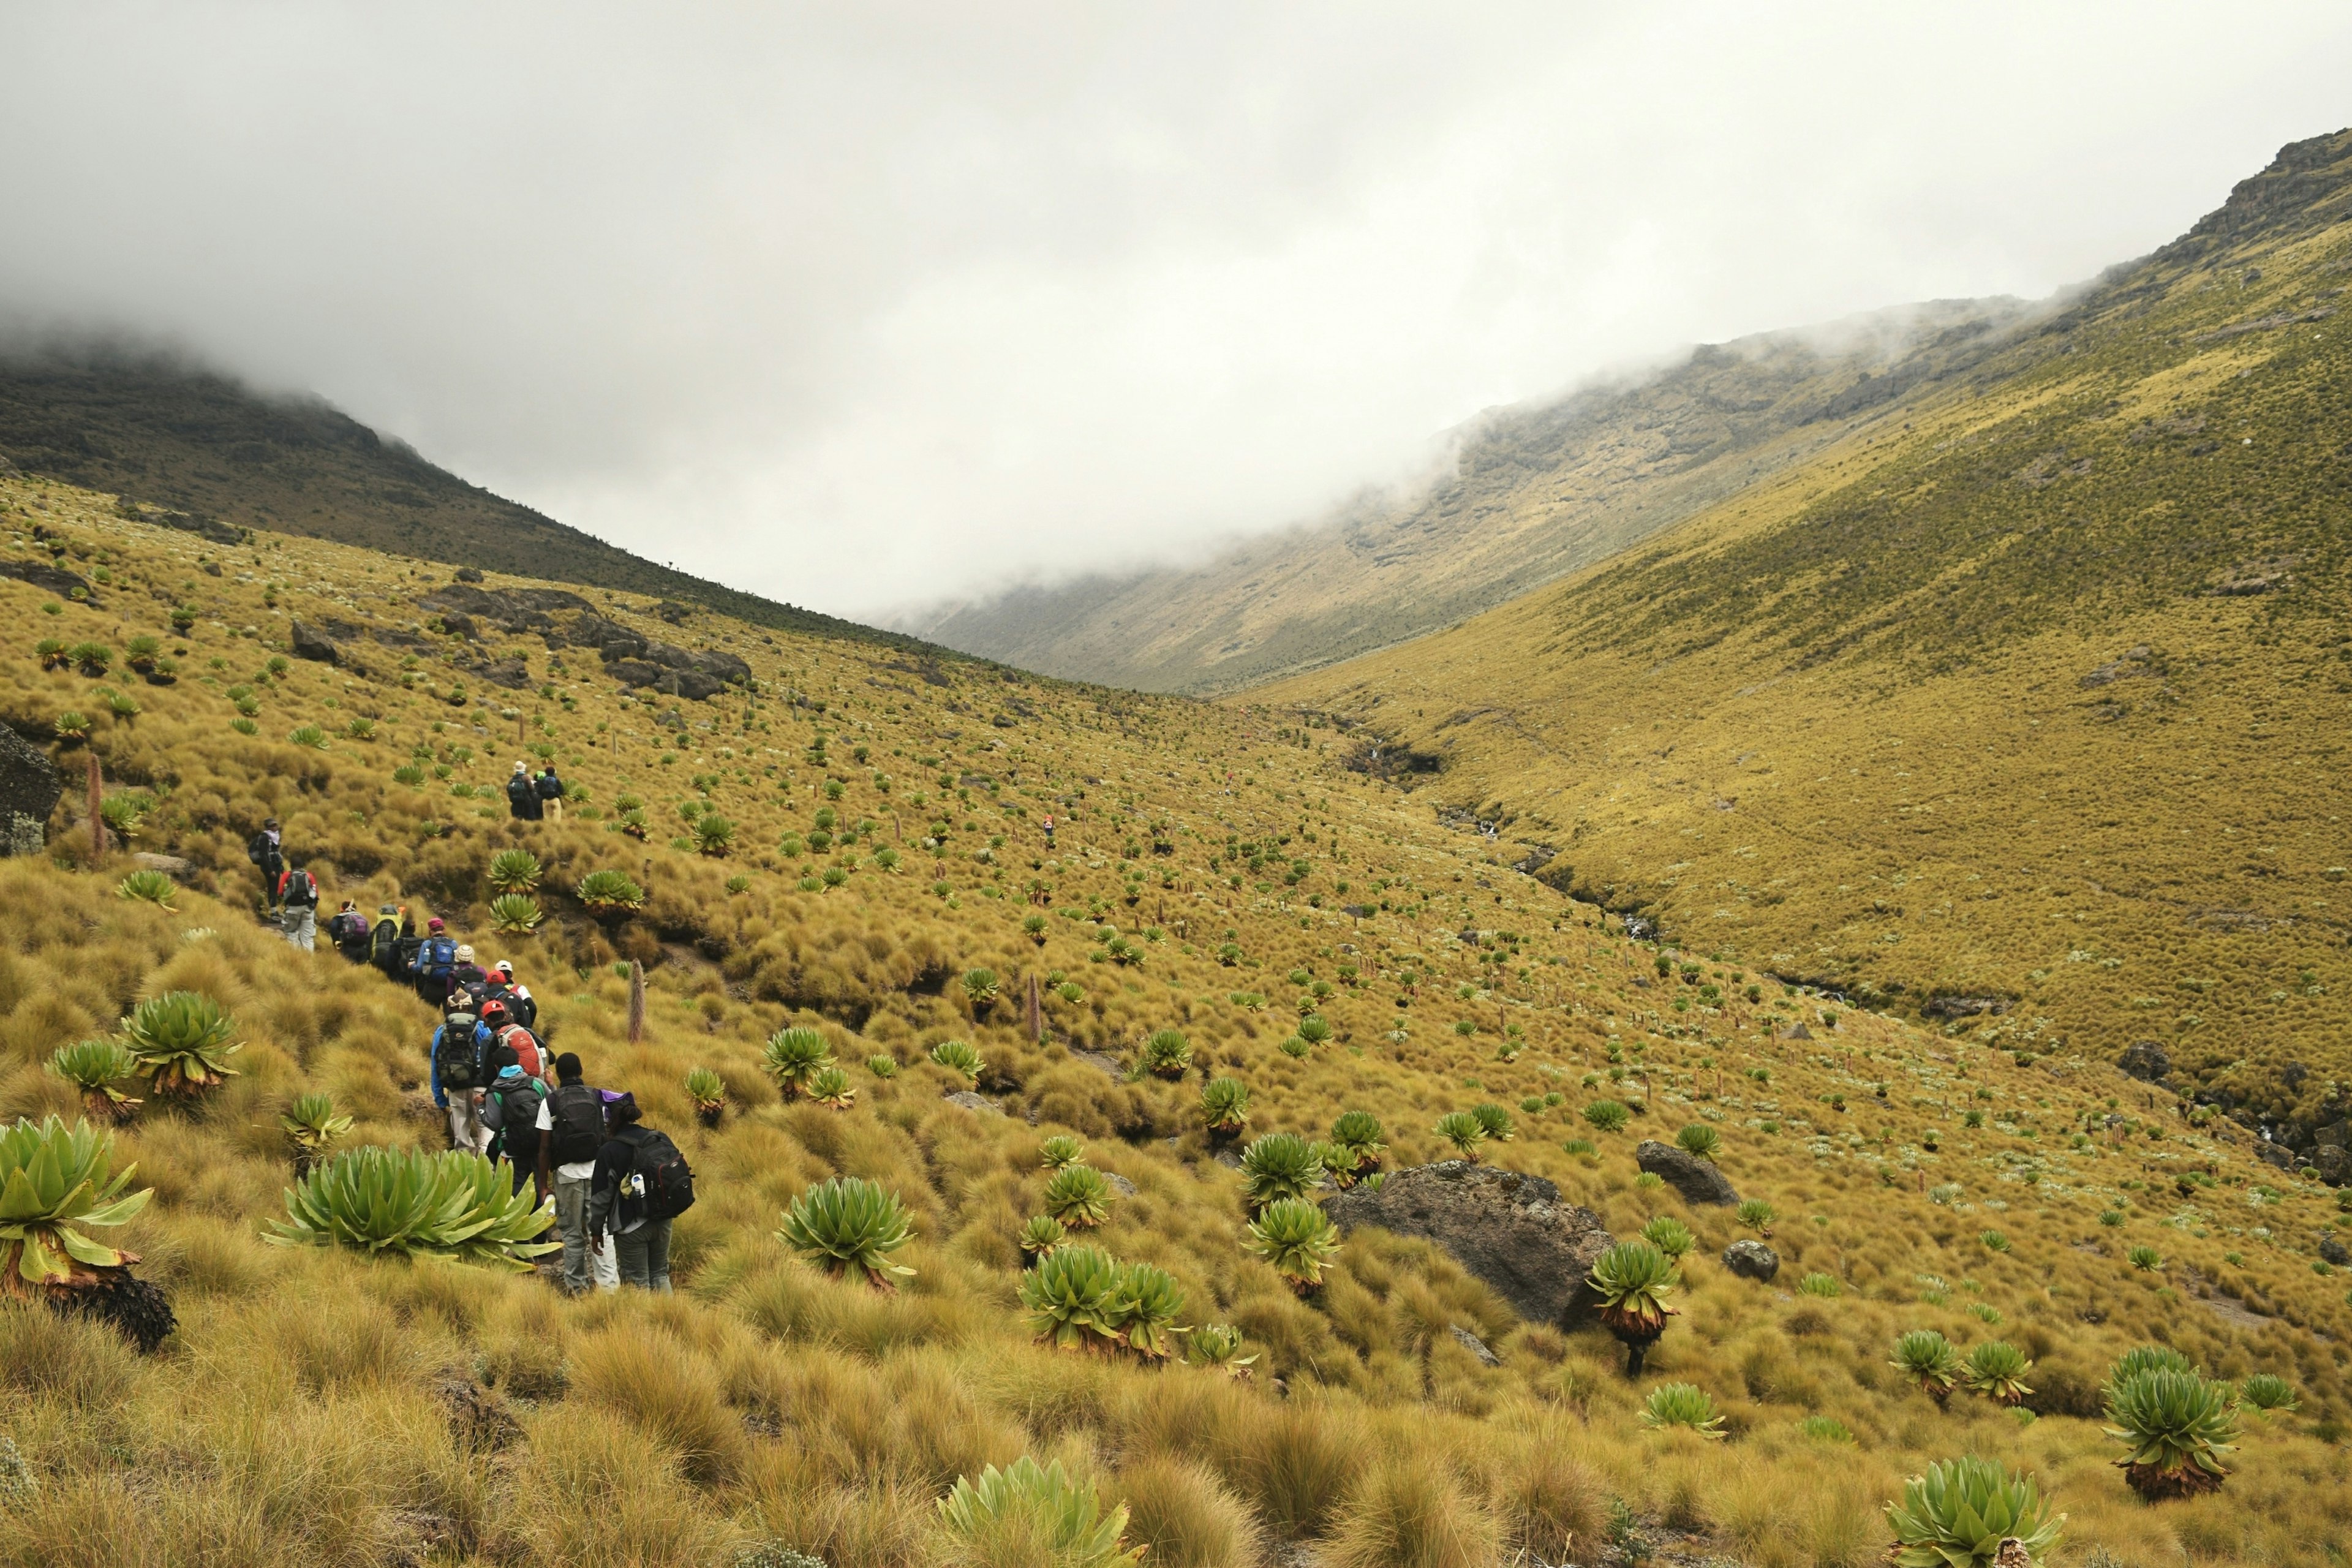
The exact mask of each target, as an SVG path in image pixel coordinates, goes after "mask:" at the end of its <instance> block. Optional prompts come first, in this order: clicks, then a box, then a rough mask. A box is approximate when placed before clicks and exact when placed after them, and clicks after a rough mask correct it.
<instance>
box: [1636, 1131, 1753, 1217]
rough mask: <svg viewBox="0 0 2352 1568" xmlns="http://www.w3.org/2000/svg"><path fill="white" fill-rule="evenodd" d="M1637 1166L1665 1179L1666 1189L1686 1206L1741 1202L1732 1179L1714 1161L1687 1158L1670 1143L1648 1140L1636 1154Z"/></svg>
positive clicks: (1687, 1155) (1721, 1204)
mask: <svg viewBox="0 0 2352 1568" xmlns="http://www.w3.org/2000/svg"><path fill="white" fill-rule="evenodd" d="M1633 1163H1635V1164H1637V1165H1639V1166H1641V1167H1642V1169H1643V1170H1645V1171H1653V1172H1655V1173H1657V1174H1659V1175H1661V1176H1663V1177H1664V1178H1665V1182H1666V1185H1668V1186H1670V1187H1672V1188H1674V1190H1675V1191H1676V1192H1678V1193H1680V1194H1682V1195H1683V1201H1684V1202H1685V1203H1693V1204H1714V1205H1717V1206H1718V1207H1728V1206H1729V1205H1733V1204H1736V1203H1738V1201H1739V1194H1738V1193H1737V1192H1736V1191H1734V1190H1733V1189H1732V1185H1731V1178H1730V1177H1728V1176H1727V1175H1725V1174H1724V1173H1723V1172H1722V1171H1721V1170H1719V1169H1717V1166H1716V1164H1715V1163H1714V1162H1713V1161H1710V1160H1702V1159H1700V1158H1699V1157H1698V1156H1697V1155H1696V1154H1686V1153H1685V1152H1683V1151H1681V1150H1680V1149H1677V1148H1675V1146H1674V1145H1672V1144H1670V1143H1661V1142H1658V1141H1657V1140H1655V1139H1654V1138H1653V1139H1644V1140H1643V1142H1642V1144H1641V1146H1640V1147H1639V1148H1637V1149H1635V1150H1634V1151H1633Z"/></svg>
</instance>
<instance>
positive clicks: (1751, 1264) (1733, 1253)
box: [1723, 1241, 1780, 1280]
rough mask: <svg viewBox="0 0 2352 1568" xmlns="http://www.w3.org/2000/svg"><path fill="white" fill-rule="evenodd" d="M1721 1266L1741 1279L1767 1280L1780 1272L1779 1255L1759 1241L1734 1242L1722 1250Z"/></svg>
mask: <svg viewBox="0 0 2352 1568" xmlns="http://www.w3.org/2000/svg"><path fill="white" fill-rule="evenodd" d="M1723 1266H1724V1267H1725V1268H1728V1269H1730V1270H1731V1271H1732V1272H1733V1273H1734V1274H1737V1275H1738V1276H1739V1277H1740V1278H1741V1279H1759V1280H1760V1279H1771V1278H1772V1276H1774V1275H1775V1274H1778V1273H1780V1254H1779V1253H1777V1252H1775V1251H1773V1250H1772V1249H1771V1248H1770V1247H1767V1246H1765V1245H1764V1244H1763V1243H1762V1242H1760V1241H1735V1242H1733V1243H1732V1244H1731V1245H1730V1246H1729V1247H1725V1248H1724V1249H1723Z"/></svg>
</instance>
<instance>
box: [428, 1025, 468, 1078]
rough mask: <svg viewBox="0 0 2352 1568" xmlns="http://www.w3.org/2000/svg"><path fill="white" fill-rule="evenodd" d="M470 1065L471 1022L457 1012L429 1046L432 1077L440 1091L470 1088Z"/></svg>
mask: <svg viewBox="0 0 2352 1568" xmlns="http://www.w3.org/2000/svg"><path fill="white" fill-rule="evenodd" d="M474 1066H475V1063H474V1020H473V1018H472V1017H471V1016H469V1015H467V1014H464V1013H460V1014H457V1015H456V1016H452V1017H450V1018H448V1019H447V1020H446V1021H445V1022H444V1023H443V1024H442V1026H441V1036H440V1038H439V1039H438V1040H436V1042H435V1043H434V1046H433V1071H434V1075H435V1076H436V1078H438V1079H440V1080H441V1087H442V1088H443V1089H471V1088H473V1087H474Z"/></svg>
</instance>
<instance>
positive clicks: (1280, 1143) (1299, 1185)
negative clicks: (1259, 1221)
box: [1242, 1132, 1323, 1213]
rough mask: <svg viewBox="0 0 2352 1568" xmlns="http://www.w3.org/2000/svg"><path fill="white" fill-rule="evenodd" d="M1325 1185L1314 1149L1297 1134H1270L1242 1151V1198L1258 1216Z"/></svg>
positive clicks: (1319, 1162)
mask: <svg viewBox="0 0 2352 1568" xmlns="http://www.w3.org/2000/svg"><path fill="white" fill-rule="evenodd" d="M1322 1184H1323V1163H1322V1162H1321V1161H1320V1160H1318V1159H1317V1158H1316V1157H1315V1148H1314V1145H1313V1144H1311V1143H1309V1142H1307V1140H1306V1139H1304V1138H1301V1137H1299V1136H1298V1135H1297V1133H1295V1132H1269V1133H1267V1134H1266V1135H1265V1137H1263V1138H1260V1139H1257V1140H1256V1141H1255V1142H1252V1143H1251V1144H1250V1146H1249V1147H1248V1148H1246V1149H1244V1150H1243V1151H1242V1197H1243V1200H1244V1202H1245V1203H1247V1204H1248V1205H1249V1207H1250V1210H1251V1212H1253V1213H1255V1212H1256V1211H1257V1210H1259V1209H1262V1208H1264V1207H1265V1206H1266V1205H1268V1204H1271V1203H1276V1202H1278V1201H1280V1200H1281V1199H1284V1198H1303V1197H1305V1196H1307V1194H1309V1193H1312V1192H1313V1191H1314V1190H1315V1189H1316V1188H1317V1187H1319V1186H1321V1185H1322Z"/></svg>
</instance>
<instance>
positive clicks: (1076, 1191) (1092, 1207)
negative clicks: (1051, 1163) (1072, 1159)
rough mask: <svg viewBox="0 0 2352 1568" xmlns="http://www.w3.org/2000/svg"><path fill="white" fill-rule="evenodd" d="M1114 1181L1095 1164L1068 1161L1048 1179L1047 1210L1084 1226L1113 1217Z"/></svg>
mask: <svg viewBox="0 0 2352 1568" xmlns="http://www.w3.org/2000/svg"><path fill="white" fill-rule="evenodd" d="M1111 1199H1112V1193H1111V1187H1110V1183H1109V1182H1108V1181H1106V1180H1105V1179H1104V1178H1103V1173H1101V1172H1100V1171H1097V1170H1096V1169H1095V1168H1094V1167H1093V1166H1092V1165H1083V1164H1077V1163H1070V1164H1066V1165H1064V1166H1062V1167H1060V1168H1059V1169H1057V1170H1056V1171H1055V1173H1053V1174H1052V1175H1051V1176H1049V1177H1047V1178H1046V1180H1045V1212H1046V1213H1047V1214H1050V1215H1053V1216H1054V1217H1055V1219H1058V1220H1060V1221H1061V1222H1062V1223H1063V1224H1064V1225H1066V1226H1076V1228H1078V1229H1081V1230H1087V1229H1092V1228H1093V1227H1094V1226H1098V1225H1100V1224H1102V1222H1103V1221H1104V1220H1106V1219H1108V1218H1109V1217H1110V1205H1111Z"/></svg>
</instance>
